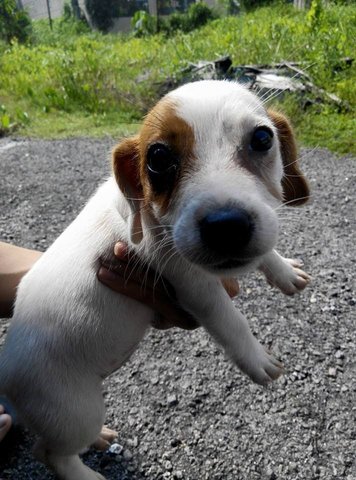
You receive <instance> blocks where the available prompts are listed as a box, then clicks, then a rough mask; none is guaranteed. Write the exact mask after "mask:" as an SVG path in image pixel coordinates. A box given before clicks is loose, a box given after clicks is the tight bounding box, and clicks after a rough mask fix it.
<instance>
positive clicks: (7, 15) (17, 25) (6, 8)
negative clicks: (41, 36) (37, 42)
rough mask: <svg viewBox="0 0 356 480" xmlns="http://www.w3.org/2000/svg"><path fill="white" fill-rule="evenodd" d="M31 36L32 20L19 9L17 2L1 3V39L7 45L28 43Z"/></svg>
mask: <svg viewBox="0 0 356 480" xmlns="http://www.w3.org/2000/svg"><path fill="white" fill-rule="evenodd" d="M30 35H31V19H30V17H29V16H28V14H27V13H26V12H25V11H24V10H21V9H19V8H18V7H17V4H16V1H15V0H1V2H0V39H2V40H4V41H5V42H7V43H11V42H12V41H14V40H15V41H18V42H20V43H24V42H26V41H27V40H28V39H29V37H30Z"/></svg>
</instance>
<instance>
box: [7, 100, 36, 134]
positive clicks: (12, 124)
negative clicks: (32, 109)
mask: <svg viewBox="0 0 356 480" xmlns="http://www.w3.org/2000/svg"><path fill="white" fill-rule="evenodd" d="M29 121H30V119H29V116H28V114H27V112H23V111H22V110H21V109H19V108H16V109H15V112H14V114H12V113H10V112H9V111H8V110H7V108H6V107H5V105H0V138H1V137H3V136H5V135H8V134H9V133H11V132H13V131H14V130H16V129H17V128H18V127H19V126H21V125H25V124H26V125H27V124H28V123H29Z"/></svg>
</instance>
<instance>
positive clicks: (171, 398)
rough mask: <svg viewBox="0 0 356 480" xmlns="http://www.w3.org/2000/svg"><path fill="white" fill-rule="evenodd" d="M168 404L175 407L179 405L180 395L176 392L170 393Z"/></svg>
mask: <svg viewBox="0 0 356 480" xmlns="http://www.w3.org/2000/svg"><path fill="white" fill-rule="evenodd" d="M167 405H168V406H169V407H175V406H176V405H178V397H177V395H175V394H174V393H173V394H172V395H168V397H167Z"/></svg>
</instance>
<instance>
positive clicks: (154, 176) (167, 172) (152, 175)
mask: <svg viewBox="0 0 356 480" xmlns="http://www.w3.org/2000/svg"><path fill="white" fill-rule="evenodd" d="M178 167H179V160H178V157H177V155H175V154H174V152H173V151H172V150H171V149H170V148H169V147H168V146H167V145H165V144H163V143H154V144H153V145H151V146H150V147H149V149H148V151H147V171H148V178H149V179H150V182H151V185H152V188H153V190H154V191H155V192H156V193H157V194H160V193H164V192H169V191H170V190H171V189H172V188H173V185H174V183H175V179H176V175H177V171H178Z"/></svg>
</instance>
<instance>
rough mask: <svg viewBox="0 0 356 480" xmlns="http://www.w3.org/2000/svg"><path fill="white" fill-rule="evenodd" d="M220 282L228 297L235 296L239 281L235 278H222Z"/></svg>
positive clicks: (238, 288)
mask: <svg viewBox="0 0 356 480" xmlns="http://www.w3.org/2000/svg"><path fill="white" fill-rule="evenodd" d="M221 282H222V284H223V287H224V288H225V290H226V292H227V293H228V295H229V297H230V298H234V297H236V295H238V293H239V292H240V286H239V282H238V281H237V280H236V279H235V278H222V279H221Z"/></svg>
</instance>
